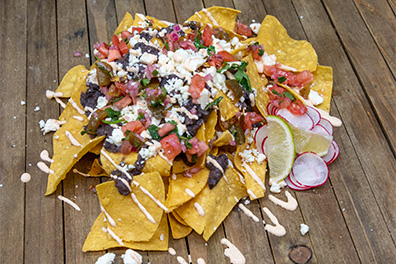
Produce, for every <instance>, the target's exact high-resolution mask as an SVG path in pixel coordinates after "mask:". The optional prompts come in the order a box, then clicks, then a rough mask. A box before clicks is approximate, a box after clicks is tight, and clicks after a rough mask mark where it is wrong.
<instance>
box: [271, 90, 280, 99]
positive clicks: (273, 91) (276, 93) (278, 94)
mask: <svg viewBox="0 0 396 264" xmlns="http://www.w3.org/2000/svg"><path fill="white" fill-rule="evenodd" d="M271 92H272V93H273V94H275V95H277V96H280V97H282V95H281V94H280V93H278V92H277V91H276V90H275V89H272V91H271Z"/></svg>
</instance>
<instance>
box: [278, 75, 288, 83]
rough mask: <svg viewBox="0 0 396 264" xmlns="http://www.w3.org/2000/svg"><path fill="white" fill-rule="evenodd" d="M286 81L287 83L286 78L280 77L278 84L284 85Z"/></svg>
mask: <svg viewBox="0 0 396 264" xmlns="http://www.w3.org/2000/svg"><path fill="white" fill-rule="evenodd" d="M284 81H286V77H285V76H282V77H278V82H279V83H283V82H284Z"/></svg>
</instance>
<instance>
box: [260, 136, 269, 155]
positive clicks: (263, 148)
mask: <svg viewBox="0 0 396 264" xmlns="http://www.w3.org/2000/svg"><path fill="white" fill-rule="evenodd" d="M267 139H268V137H266V138H264V140H263V143H262V144H261V149H260V150H261V152H262V153H263V154H264V155H265V156H267V152H266V151H265V142H267Z"/></svg>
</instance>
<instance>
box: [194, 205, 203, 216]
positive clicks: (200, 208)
mask: <svg viewBox="0 0 396 264" xmlns="http://www.w3.org/2000/svg"><path fill="white" fill-rule="evenodd" d="M194 207H195V209H197V212H198V214H199V215H200V216H205V210H204V209H203V208H202V206H201V205H200V204H199V203H197V202H195V203H194Z"/></svg>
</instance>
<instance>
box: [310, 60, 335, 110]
mask: <svg viewBox="0 0 396 264" xmlns="http://www.w3.org/2000/svg"><path fill="white" fill-rule="evenodd" d="M312 74H313V76H314V80H313V82H312V83H311V84H309V88H310V89H311V90H314V91H316V92H318V93H319V95H320V96H322V97H323V103H321V104H320V105H317V106H316V107H317V108H320V109H323V110H325V111H327V112H330V101H331V93H332V90H333V68H331V67H329V66H320V65H318V68H317V69H316V71H315V72H313V73H312Z"/></svg>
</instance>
